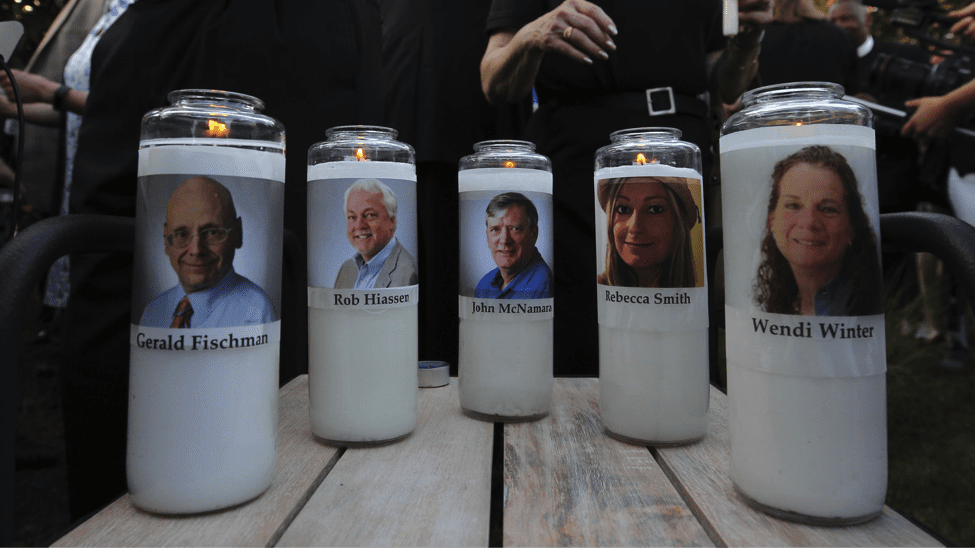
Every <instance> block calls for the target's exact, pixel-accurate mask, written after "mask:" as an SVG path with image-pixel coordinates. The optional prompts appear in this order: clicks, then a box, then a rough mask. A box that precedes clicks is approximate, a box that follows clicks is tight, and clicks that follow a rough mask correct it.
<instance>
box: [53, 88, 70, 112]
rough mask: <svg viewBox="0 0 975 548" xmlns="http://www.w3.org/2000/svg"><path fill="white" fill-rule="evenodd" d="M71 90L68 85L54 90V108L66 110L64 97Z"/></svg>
mask: <svg viewBox="0 0 975 548" xmlns="http://www.w3.org/2000/svg"><path fill="white" fill-rule="evenodd" d="M69 91H71V88H69V87H68V86H61V87H59V88H58V89H57V91H55V92H54V99H53V100H52V101H51V106H53V107H54V110H64V97H65V96H66V95H67V94H68V92H69Z"/></svg>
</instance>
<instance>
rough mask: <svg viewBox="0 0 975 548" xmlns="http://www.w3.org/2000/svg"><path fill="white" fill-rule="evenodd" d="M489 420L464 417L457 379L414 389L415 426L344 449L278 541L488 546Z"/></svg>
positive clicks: (331, 543) (321, 543) (288, 542)
mask: <svg viewBox="0 0 975 548" xmlns="http://www.w3.org/2000/svg"><path fill="white" fill-rule="evenodd" d="M493 431H494V425H493V424H492V423H488V422H482V421H478V420H474V419H471V418H468V417H466V416H464V415H463V414H462V413H461V411H460V400H459V395H458V388H457V379H456V378H453V379H451V382H450V386H449V387H441V388H423V389H421V390H420V398H419V409H418V420H417V428H416V431H414V432H413V434H412V435H410V437H408V438H406V439H404V440H402V441H400V442H396V443H392V444H389V445H383V446H379V447H371V448H350V449H348V450H346V452H345V455H343V457H342V458H341V459H340V460H339V462H338V463H337V464H336V465H335V467H334V468H333V469H332V471H331V472H330V473H329V475H328V477H326V478H325V480H324V481H323V482H322V484H321V486H320V487H319V489H318V491H317V492H316V493H315V494H314V495H313V496H312V497H311V499H310V500H309V501H308V503H307V504H306V505H305V507H304V509H302V511H301V512H300V513H299V514H298V516H297V517H296V518H295V520H294V522H293V523H292V524H291V526H290V527H289V528H288V530H287V531H286V532H285V534H284V536H282V537H281V539H280V541H279V544H280V545H282V546H487V544H488V533H489V519H490V502H491V451H492V439H493Z"/></svg>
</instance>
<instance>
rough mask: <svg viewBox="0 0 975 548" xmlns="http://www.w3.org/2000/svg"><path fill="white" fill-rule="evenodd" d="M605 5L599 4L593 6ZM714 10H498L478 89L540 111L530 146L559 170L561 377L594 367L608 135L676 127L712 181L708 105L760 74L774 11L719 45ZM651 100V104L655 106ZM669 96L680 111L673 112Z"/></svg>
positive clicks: (750, 6)
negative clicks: (603, 154) (601, 170)
mask: <svg viewBox="0 0 975 548" xmlns="http://www.w3.org/2000/svg"><path fill="white" fill-rule="evenodd" d="M597 4H598V5H597ZM721 8H722V3H721V2H720V1H718V0H683V1H680V2H673V1H660V0H658V1H651V2H646V1H637V0H600V1H599V2H596V3H590V2H586V1H583V0H567V1H566V2H563V3H559V2H557V1H554V0H494V2H493V3H492V6H491V12H490V15H489V17H488V22H487V31H488V33H489V35H490V38H489V40H488V46H487V49H486V50H485V53H484V57H483V59H482V61H481V86H482V88H483V90H484V94H485V96H486V97H487V98H488V101H489V102H491V103H492V104H499V103H506V102H507V103H515V102H519V101H527V100H529V98H530V97H531V92H532V88H533V87H534V89H535V91H536V92H537V94H538V100H539V108H538V110H537V111H536V112H535V113H534V114H533V115H532V116H531V118H530V119H529V122H528V128H527V130H526V132H525V135H524V138H525V139H527V140H529V141H531V142H533V143H535V144H536V145H537V150H538V152H540V153H541V154H544V155H546V156H548V157H549V158H550V159H551V160H552V173H553V178H554V181H555V186H554V193H553V209H554V211H553V225H554V226H553V231H554V233H555V234H557V235H558V237H557V238H556V239H555V246H556V249H555V255H556V256H557V257H558V258H559V272H558V273H557V275H556V277H555V281H554V284H555V288H554V294H555V298H556V309H557V312H556V314H555V372H556V374H583V375H595V374H596V373H597V368H598V365H597V364H598V362H599V359H598V349H597V340H596V333H597V328H596V300H595V293H594V292H593V291H592V284H593V273H594V272H595V271H596V258H595V253H594V251H593V250H594V248H595V245H596V242H595V230H596V229H595V211H594V207H593V182H592V173H593V157H594V154H595V152H596V150H597V149H598V148H599V147H601V146H603V145H605V144H607V143H608V142H609V134H610V133H612V132H613V131H616V130H620V129H626V128H633V127H647V126H663V127H675V128H678V129H680V130H681V131H682V133H683V136H682V139H684V140H686V141H690V142H693V143H694V144H696V145H697V146H698V147H699V148H700V149H701V153H702V159H703V164H704V173H703V175H704V178H705V179H707V177H708V175H709V172H710V170H711V163H712V162H711V159H712V154H713V153H712V146H711V144H712V143H711V139H712V135H713V128H712V124H711V122H710V119H709V115H708V108H709V105H708V103H707V102H706V101H704V100H702V99H701V98H700V96H701V95H702V94H704V93H705V92H712V96H714V97H716V98H717V99H720V100H721V101H724V102H727V103H734V102H735V101H736V99H737V98H738V96H739V95H740V94H741V93H742V92H743V91H744V90H745V88H746V87H747V86H748V84H749V83H750V82H751V81H752V78H753V77H754V75H755V72H756V69H757V65H756V59H757V56H758V52H759V50H760V45H761V37H762V31H763V28H764V26H765V25H767V24H768V23H769V22H770V21H771V16H772V14H771V8H770V2H768V1H766V0H741V1H740V2H739V22H740V24H741V29H740V32H739V34H738V35H737V36H735V37H734V38H732V39H731V40H728V39H727V38H726V37H725V36H724V35H723V34H722V20H721ZM647 90H656V91H654V92H653V93H652V94H651V100H652V104H648V101H647ZM671 94H672V95H673V103H672V102H671V99H670V98H671Z"/></svg>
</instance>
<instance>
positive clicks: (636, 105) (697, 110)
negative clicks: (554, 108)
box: [557, 91, 708, 118]
mask: <svg viewBox="0 0 975 548" xmlns="http://www.w3.org/2000/svg"><path fill="white" fill-rule="evenodd" d="M673 96H674V105H673V106H674V107H675V110H676V113H677V114H686V115H690V116H697V117H699V118H706V117H707V115H708V105H707V103H705V102H704V101H702V100H701V99H700V98H698V97H697V96H695V95H688V94H686V93H680V92H677V91H675V92H673ZM651 98H652V99H653V109H654V110H655V111H657V112H661V111H666V110H670V94H669V93H667V92H666V91H660V92H654V93H652V94H651ZM557 101H558V104H559V105H562V106H568V105H585V106H596V107H605V108H614V109H631V110H642V111H643V112H647V113H649V112H650V106H649V105H648V104H647V92H646V91H627V92H621V93H609V94H605V95H594V96H588V97H587V96H560V97H559V98H558V99H557Z"/></svg>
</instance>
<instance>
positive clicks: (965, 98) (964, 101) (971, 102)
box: [945, 80, 975, 122]
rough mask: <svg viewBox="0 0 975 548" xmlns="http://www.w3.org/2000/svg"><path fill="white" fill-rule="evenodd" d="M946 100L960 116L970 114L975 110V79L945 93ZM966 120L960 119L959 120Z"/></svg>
mask: <svg viewBox="0 0 975 548" xmlns="http://www.w3.org/2000/svg"><path fill="white" fill-rule="evenodd" d="M945 101H946V102H947V103H948V104H949V105H950V108H951V110H952V111H953V112H956V113H958V114H959V115H960V116H970V115H971V114H972V112H973V111H975V80H971V81H969V82H968V83H967V84H965V85H963V86H961V87H959V88H956V89H954V90H952V91H950V92H948V93H947V94H946V95H945ZM963 121H964V120H962V119H959V120H958V122H963Z"/></svg>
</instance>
